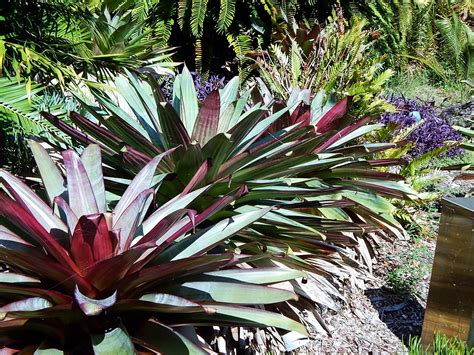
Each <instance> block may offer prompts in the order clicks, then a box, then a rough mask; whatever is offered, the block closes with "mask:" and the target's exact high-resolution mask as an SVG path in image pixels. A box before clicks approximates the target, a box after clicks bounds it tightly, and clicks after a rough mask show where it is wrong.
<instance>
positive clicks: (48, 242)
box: [0, 193, 82, 275]
mask: <svg viewBox="0 0 474 355" xmlns="http://www.w3.org/2000/svg"><path fill="white" fill-rule="evenodd" d="M0 215H1V216H3V217H4V218H6V219H8V220H9V221H10V222H11V223H12V224H14V225H15V226H17V227H18V228H20V229H22V230H23V231H25V232H26V233H27V234H29V235H30V236H31V237H32V238H34V239H35V240H37V241H38V243H40V244H41V245H42V246H43V247H44V248H45V249H46V250H47V251H48V253H50V254H51V255H52V256H53V257H54V258H55V259H56V260H57V261H58V262H60V263H61V264H62V265H64V266H66V267H68V268H70V269H71V271H72V272H73V273H76V274H77V275H82V273H81V271H80V270H79V268H78V267H77V265H76V264H75V263H74V261H72V259H71V258H70V257H69V255H67V253H66V251H65V250H64V249H63V248H62V247H61V246H60V245H59V244H58V242H57V241H55V240H54V239H53V238H52V237H51V236H50V235H49V233H48V232H46V230H45V229H44V228H43V227H42V226H41V225H40V224H39V223H38V221H37V220H36V219H35V218H34V217H33V216H32V215H31V214H29V213H28V212H27V211H25V210H24V209H23V208H22V207H21V206H20V205H19V204H18V203H16V202H15V201H13V200H11V199H10V198H7V197H6V196H5V195H4V194H1V193H0Z"/></svg>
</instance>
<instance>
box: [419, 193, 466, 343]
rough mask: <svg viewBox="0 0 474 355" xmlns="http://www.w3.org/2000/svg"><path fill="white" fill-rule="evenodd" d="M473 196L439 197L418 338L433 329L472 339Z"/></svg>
mask: <svg viewBox="0 0 474 355" xmlns="http://www.w3.org/2000/svg"><path fill="white" fill-rule="evenodd" d="M472 327H474V198H447V199H444V200H443V201H442V211H441V220H440V225H439V232H438V240H437V242H436V254H435V257H434V263H433V272H432V274H431V284H430V290H429V293H428V302H427V305H426V312H425V319H424V323H423V333H422V337H421V341H422V343H423V344H424V345H429V344H431V343H432V341H433V336H434V333H442V334H445V335H446V336H450V337H453V336H457V337H459V338H460V339H461V340H464V341H467V342H468V343H470V344H472V343H473V342H474V339H470V338H471V337H474V329H472Z"/></svg>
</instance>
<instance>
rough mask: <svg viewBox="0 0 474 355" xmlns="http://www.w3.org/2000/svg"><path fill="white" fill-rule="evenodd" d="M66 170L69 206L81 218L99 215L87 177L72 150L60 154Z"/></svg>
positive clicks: (79, 160)
mask: <svg viewBox="0 0 474 355" xmlns="http://www.w3.org/2000/svg"><path fill="white" fill-rule="evenodd" d="M62 155H63V158H64V166H65V168H66V177H67V187H68V197H69V206H70V207H71V209H72V210H73V211H74V214H75V215H76V216H77V217H79V218H81V216H86V215H89V214H96V213H99V209H98V207H97V202H96V200H95V196H94V191H93V189H92V185H91V182H90V180H89V176H88V175H87V172H86V169H85V168H84V165H83V164H82V162H81V159H80V158H79V156H78V155H77V154H76V152H74V151H73V150H71V149H70V150H66V151H64V152H63V153H62Z"/></svg>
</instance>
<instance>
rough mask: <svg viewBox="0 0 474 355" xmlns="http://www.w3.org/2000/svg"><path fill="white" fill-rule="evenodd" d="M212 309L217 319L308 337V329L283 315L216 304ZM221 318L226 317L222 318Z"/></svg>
mask: <svg viewBox="0 0 474 355" xmlns="http://www.w3.org/2000/svg"><path fill="white" fill-rule="evenodd" d="M212 309H213V310H215V312H216V316H215V318H216V319H222V320H224V319H225V320H228V321H231V322H239V320H241V324H247V325H255V326H265V327H276V328H281V329H285V330H289V331H295V332H298V333H300V334H303V335H308V333H307V331H306V328H305V327H304V326H303V325H302V324H300V323H298V322H295V321H294V320H292V319H290V318H287V317H285V316H282V315H281V314H277V313H273V312H268V311H263V310H261V309H256V308H249V307H237V306H234V307H233V306H226V305H214V304H213V305H212ZM193 316H194V315H193ZM219 316H225V317H222V318H221V317H219ZM211 319H212V318H211Z"/></svg>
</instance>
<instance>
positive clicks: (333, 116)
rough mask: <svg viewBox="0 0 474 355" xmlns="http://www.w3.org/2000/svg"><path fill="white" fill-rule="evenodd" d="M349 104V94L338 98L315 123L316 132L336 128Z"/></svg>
mask: <svg viewBox="0 0 474 355" xmlns="http://www.w3.org/2000/svg"><path fill="white" fill-rule="evenodd" d="M351 105H352V98H351V97H350V96H346V97H345V98H343V99H342V100H340V101H339V102H338V103H337V104H335V105H334V106H333V107H332V108H331V109H330V110H329V111H328V112H326V113H325V114H324V116H323V117H321V119H320V120H318V122H316V123H315V127H316V132H318V133H325V132H327V131H330V130H332V129H336V128H337V126H338V124H339V122H340V120H341V118H343V117H344V116H345V115H346V114H347V113H348V112H349V108H350V107H351Z"/></svg>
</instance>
